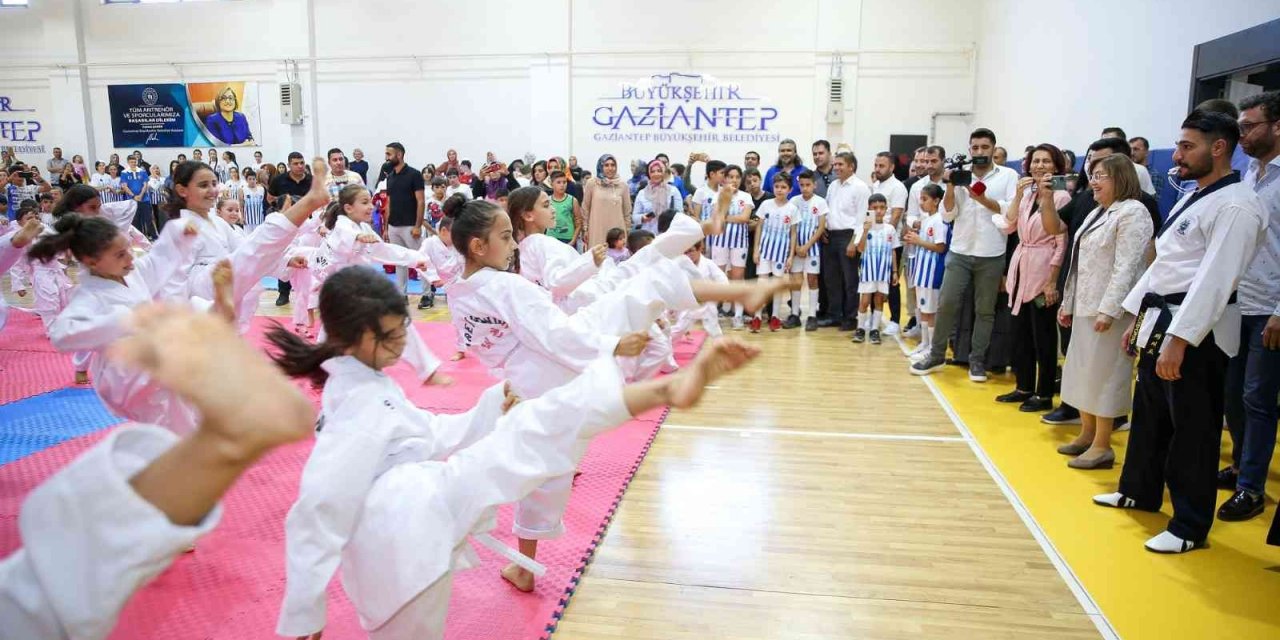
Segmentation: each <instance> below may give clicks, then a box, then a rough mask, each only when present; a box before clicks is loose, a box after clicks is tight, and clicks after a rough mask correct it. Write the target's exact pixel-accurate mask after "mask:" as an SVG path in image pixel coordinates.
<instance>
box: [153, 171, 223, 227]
mask: <svg viewBox="0 0 1280 640" xmlns="http://www.w3.org/2000/svg"><path fill="white" fill-rule="evenodd" d="M201 169H204V170H205V171H208V172H210V173H212V172H213V169H212V168H210V167H209V165H207V164H205V163H203V162H196V161H195V160H188V161H186V162H184V163H182V164H180V165H178V168H177V169H176V170H174V172H173V175H172V176H170V177H171V178H172V181H171V182H172V184H170V185H169V186H167V187H165V193H164V195H165V197H166V199H167V201H166V202H165V205H164V207H165V208H164V210H165V211H167V212H168V213H169V218H170V219H173V218H177V217H179V216H181V215H182V210H183V209H186V208H187V199H186V198H183V197H182V196H180V195H178V185H182V186H184V187H185V186H187V185H189V184H191V181H192V180H193V179H195V177H196V174H197V173H199V172H200V170H201Z"/></svg>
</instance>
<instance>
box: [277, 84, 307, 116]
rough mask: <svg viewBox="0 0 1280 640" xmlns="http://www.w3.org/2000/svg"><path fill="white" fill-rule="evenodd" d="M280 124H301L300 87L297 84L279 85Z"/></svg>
mask: <svg viewBox="0 0 1280 640" xmlns="http://www.w3.org/2000/svg"><path fill="white" fill-rule="evenodd" d="M280 122H281V123H282V124H290V125H300V124H302V85H301V84H299V83H297V82H281V83H280Z"/></svg>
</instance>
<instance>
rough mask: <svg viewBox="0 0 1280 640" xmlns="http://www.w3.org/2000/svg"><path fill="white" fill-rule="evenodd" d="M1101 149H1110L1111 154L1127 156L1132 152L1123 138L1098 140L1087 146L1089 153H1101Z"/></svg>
mask: <svg viewBox="0 0 1280 640" xmlns="http://www.w3.org/2000/svg"><path fill="white" fill-rule="evenodd" d="M1102 149H1110V150H1111V151H1112V152H1113V153H1118V154H1120V155H1122V156H1127V155H1129V154H1130V153H1132V152H1133V150H1132V149H1130V148H1129V141H1128V140H1125V139H1124V138H1098V139H1097V140H1094V141H1093V144H1091V145H1089V151H1090V152H1093V151H1101V150H1102Z"/></svg>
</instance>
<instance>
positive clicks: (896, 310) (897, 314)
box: [889, 247, 910, 322]
mask: <svg viewBox="0 0 1280 640" xmlns="http://www.w3.org/2000/svg"><path fill="white" fill-rule="evenodd" d="M893 253H894V254H896V255H897V257H898V262H897V264H898V274H899V275H901V274H902V273H903V271H902V247H898V248H897V249H894V250H893ZM908 275H910V274H908ZM902 281H903V278H898V284H897V286H892V287H889V320H890V321H891V322H898V321H899V320H900V319H901V318H902V287H904V286H906V285H904V284H903V282H902Z"/></svg>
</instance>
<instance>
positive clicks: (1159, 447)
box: [1093, 111, 1274, 553]
mask: <svg viewBox="0 0 1280 640" xmlns="http://www.w3.org/2000/svg"><path fill="white" fill-rule="evenodd" d="M1239 139H1240V127H1239V126H1238V125H1237V124H1236V121H1235V120H1233V119H1231V118H1229V117H1227V116H1226V115H1224V114H1221V113H1211V112H1204V111H1192V112H1191V115H1189V116H1187V119H1186V120H1185V121H1183V123H1182V135H1181V138H1180V139H1179V140H1178V144H1177V146H1176V148H1175V149H1174V152H1173V162H1174V165H1175V166H1176V167H1177V170H1178V177H1179V178H1181V179H1183V180H1195V181H1196V184H1197V189H1196V191H1195V192H1194V193H1190V194H1187V195H1186V196H1184V197H1183V198H1182V199H1181V200H1180V201H1179V202H1178V204H1177V206H1176V207H1174V209H1173V212H1172V213H1171V214H1170V215H1169V218H1168V220H1166V221H1165V223H1164V225H1163V226H1162V227H1160V230H1159V231H1158V232H1156V258H1155V261H1154V262H1152V263H1151V266H1150V267H1148V268H1147V270H1146V272H1145V273H1143V274H1142V277H1141V278H1139V279H1138V283H1137V284H1135V285H1134V287H1133V290H1132V291H1130V292H1129V296H1128V297H1126V298H1125V301H1124V305H1123V306H1124V309H1125V311H1127V312H1129V313H1131V314H1133V315H1134V316H1135V320H1134V321H1133V322H1132V323H1130V325H1129V328H1128V330H1127V331H1126V332H1125V338H1126V340H1125V343H1126V348H1127V349H1128V350H1129V351H1130V353H1133V354H1135V355H1137V356H1138V380H1137V385H1136V387H1135V390H1134V396H1133V411H1134V425H1133V430H1132V431H1131V433H1130V434H1129V449H1128V451H1127V453H1126V454H1125V461H1124V469H1123V471H1121V473H1120V487H1119V490H1118V491H1116V492H1114V493H1105V494H1101V495H1097V496H1094V498H1093V501H1094V503H1096V504H1098V505H1101V506H1106V507H1115V508H1120V509H1142V510H1145V511H1152V512H1155V511H1159V510H1160V507H1161V505H1162V503H1163V502H1164V488H1165V485H1166V484H1168V487H1169V497H1170V500H1171V501H1172V503H1173V518H1172V519H1171V520H1170V521H1169V524H1168V528H1167V529H1166V530H1165V531H1163V532H1161V533H1159V534H1157V535H1156V536H1155V537H1153V538H1151V539H1150V540H1147V542H1146V545H1145V546H1146V548H1147V550H1148V551H1153V552H1155V553H1185V552H1187V551H1191V550H1193V549H1198V548H1201V547H1203V546H1205V542H1206V540H1207V539H1208V537H1209V528H1210V527H1211V526H1212V525H1213V508H1214V502H1215V498H1216V495H1217V491H1216V487H1215V482H1214V476H1215V468H1216V467H1217V460H1218V449H1219V447H1220V446H1221V444H1222V419H1223V406H1224V402H1225V398H1224V395H1225V379H1226V371H1227V363H1228V361H1229V359H1230V358H1231V357H1232V356H1234V355H1235V354H1236V353H1237V351H1238V348H1239V344H1240V308H1239V305H1238V304H1237V293H1236V282H1237V281H1239V279H1240V277H1241V276H1242V275H1243V274H1244V272H1245V269H1246V268H1247V267H1248V266H1249V262H1250V261H1251V260H1252V259H1253V255H1254V253H1255V252H1256V251H1257V248H1258V244H1259V241H1260V240H1262V239H1263V237H1264V235H1263V232H1264V229H1265V226H1266V219H1265V217H1264V215H1263V210H1262V203H1261V201H1260V200H1259V199H1258V196H1257V194H1255V193H1254V192H1253V189H1252V188H1251V187H1250V186H1249V185H1246V184H1243V183H1241V181H1240V175H1239V174H1238V173H1235V172H1234V171H1232V170H1231V154H1232V152H1234V151H1235V147H1236V143H1237V142H1238V141H1239ZM1271 400H1272V401H1274V398H1272V399H1271ZM1272 428H1274V425H1272ZM1166 480H1167V483H1166Z"/></svg>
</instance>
